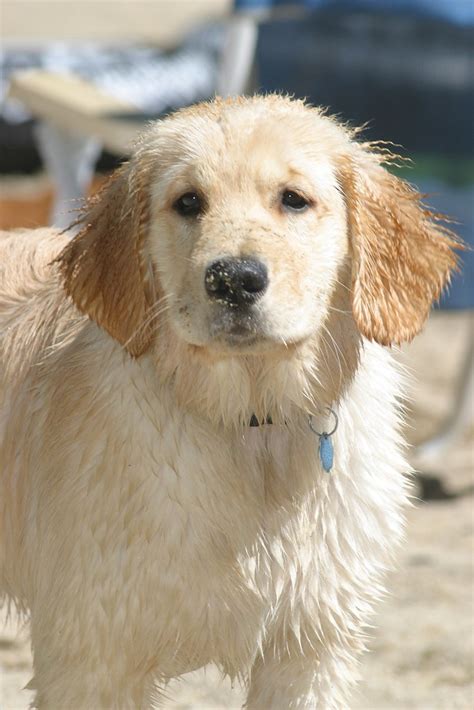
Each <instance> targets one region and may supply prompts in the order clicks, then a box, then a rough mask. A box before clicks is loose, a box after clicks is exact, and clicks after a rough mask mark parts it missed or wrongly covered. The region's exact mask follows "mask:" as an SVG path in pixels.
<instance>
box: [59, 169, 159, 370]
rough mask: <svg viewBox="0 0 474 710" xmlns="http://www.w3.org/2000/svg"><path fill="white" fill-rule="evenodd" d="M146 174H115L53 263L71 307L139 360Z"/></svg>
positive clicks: (149, 286) (146, 295)
mask: <svg viewBox="0 0 474 710" xmlns="http://www.w3.org/2000/svg"><path fill="white" fill-rule="evenodd" d="M149 189H150V179H149V170H147V169H146V167H142V168H141V169H140V168H139V166H138V165H134V164H133V163H130V164H126V165H124V166H122V167H121V168H119V170H117V171H116V172H115V173H114V174H113V176H112V178H111V179H110V180H109V182H108V183H107V184H106V185H105V186H104V187H103V188H102V189H101V190H100V191H99V192H98V194H97V195H95V196H94V197H92V198H91V199H90V200H89V202H88V203H87V205H86V209H85V210H84V213H83V216H82V217H81V218H80V219H79V220H78V223H77V224H79V225H80V226H81V229H80V231H79V233H78V234H77V235H76V236H75V237H74V238H73V239H72V240H71V242H70V244H68V245H67V246H66V247H65V249H64V250H63V251H62V252H61V254H60V255H59V257H58V258H57V260H56V261H57V263H58V264H59V268H60V271H61V273H62V276H63V280H64V288H65V290H66V292H67V294H68V295H69V296H70V297H71V299H72V300H73V301H74V304H75V305H76V307H77V308H78V309H79V310H80V311H81V312H82V313H85V314H87V315H88V316H89V318H91V319H92V320H93V321H95V322H96V323H97V324H98V325H99V326H100V327H101V328H104V330H106V331H107V332H108V333H109V334H110V335H111V336H112V337H113V338H115V339H116V340H118V342H119V343H121V344H122V345H123V346H124V347H125V348H126V349H127V350H128V352H129V353H130V354H131V355H132V356H134V357H138V356H139V355H141V354H142V353H144V352H145V350H147V348H148V347H149V345H150V343H151V329H150V327H147V323H146V317H147V312H148V311H149V308H150V307H151V305H152V304H153V301H154V298H153V293H154V284H153V283H152V281H153V274H152V273H151V269H150V267H149V265H148V264H147V260H146V256H145V253H144V242H145V236H146V232H147V229H148V224H149V199H150V197H149Z"/></svg>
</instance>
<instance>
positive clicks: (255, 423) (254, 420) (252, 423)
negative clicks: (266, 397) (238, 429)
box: [249, 414, 273, 426]
mask: <svg viewBox="0 0 474 710" xmlns="http://www.w3.org/2000/svg"><path fill="white" fill-rule="evenodd" d="M264 424H273V421H272V418H271V416H270V415H269V414H267V416H266V417H265V419H264V420H263V421H262V422H259V421H258V419H257V417H256V415H255V414H252V416H251V417H250V422H249V426H263V425H264Z"/></svg>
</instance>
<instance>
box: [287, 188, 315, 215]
mask: <svg viewBox="0 0 474 710" xmlns="http://www.w3.org/2000/svg"><path fill="white" fill-rule="evenodd" d="M281 203H282V205H284V206H285V207H288V208H289V209H290V210H304V209H305V208H306V207H307V206H308V204H309V202H308V200H306V199H305V198H304V197H303V196H302V195H299V194H298V193H297V192H295V191H294V190H285V191H284V192H283V194H282V196H281Z"/></svg>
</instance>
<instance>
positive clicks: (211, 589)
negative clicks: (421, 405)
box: [0, 96, 456, 710]
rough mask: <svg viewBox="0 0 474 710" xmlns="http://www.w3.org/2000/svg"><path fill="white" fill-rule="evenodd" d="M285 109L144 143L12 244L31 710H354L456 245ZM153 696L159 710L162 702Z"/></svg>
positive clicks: (6, 509)
mask: <svg viewBox="0 0 474 710" xmlns="http://www.w3.org/2000/svg"><path fill="white" fill-rule="evenodd" d="M385 157H386V156H385V155H384V154H383V151H381V150H379V149H377V148H376V147H374V146H370V145H364V144H361V143H359V142H357V140H356V136H355V135H354V133H353V132H351V131H350V130H348V129H347V128H345V127H342V126H341V125H338V123H337V122H336V121H334V120H333V119H331V118H328V117H327V116H325V115H324V113H322V112H321V111H319V110H317V109H314V108H309V107H307V106H306V105H304V104H303V103H301V102H298V101H290V100H288V99H286V98H282V97H279V96H269V97H266V98H261V97H256V98H249V99H236V100H226V101H223V100H216V101H214V102H212V103H209V104H202V105H199V106H196V107H194V108H191V109H187V110H184V111H180V112H178V113H177V114H175V115H173V116H171V117H170V118H166V119H165V120H163V121H161V122H158V123H156V124H155V125H153V126H151V128H150V129H149V130H148V131H147V133H146V134H145V135H144V136H143V138H142V140H141V141H140V142H139V144H138V146H137V148H136V152H135V154H134V156H133V157H132V159H131V160H130V162H129V163H128V164H126V165H124V166H123V167H122V168H121V169H120V170H118V171H117V172H116V174H115V175H114V176H113V178H112V180H111V181H110V182H109V184H108V185H106V186H105V188H104V189H103V190H102V191H101V192H100V194H99V195H98V196H97V197H96V198H94V199H93V200H92V201H91V202H90V203H89V204H88V205H87V207H86V209H85V211H84V214H83V216H82V218H81V219H80V220H79V223H78V225H76V226H79V231H78V233H77V234H76V236H74V238H72V239H70V238H69V237H68V236H65V235H64V234H58V233H57V232H55V231H54V230H39V231H36V232H26V231H25V232H16V233H13V234H10V235H4V236H3V237H2V239H0V276H1V285H0V315H1V318H0V323H1V331H0V332H1V340H0V397H1V407H2V409H1V418H0V462H1V467H0V590H1V591H2V593H3V594H4V595H5V596H6V597H7V598H9V599H10V600H13V601H14V602H15V603H16V604H17V605H18V606H19V608H20V609H24V610H25V611H27V612H28V613H29V615H30V617H31V634H32V644H33V651H34V678H33V680H32V682H31V687H32V688H34V689H35V690H36V700H35V703H36V707H38V708H48V709H65V708H68V709H69V710H79V709H83V710H92V709H94V710H98V709H99V708H120V709H122V708H124V709H125V708H130V709H131V708H133V709H135V708H146V707H150V706H151V705H152V704H153V702H154V701H155V702H158V703H159V702H160V691H161V690H162V689H163V688H164V687H165V686H166V683H167V682H168V681H169V679H170V678H173V677H176V676H179V675H181V674H183V673H186V672H187V671H190V670H192V669H194V668H198V667H200V666H203V665H204V664H207V663H210V662H212V663H215V664H217V665H218V666H219V667H220V668H221V669H222V671H223V672H224V673H226V674H228V675H229V676H231V677H235V678H243V679H244V680H245V681H246V683H247V684H248V697H247V707H248V708H254V709H258V710H270V708H282V709H284V710H286V709H287V708H298V709H301V708H325V709H329V708H341V707H343V706H344V704H345V702H346V698H347V697H348V692H349V690H350V688H351V686H352V685H353V683H354V681H355V679H356V677H357V659H358V656H359V654H360V652H361V650H362V648H363V646H364V625H365V624H366V623H367V621H368V620H369V619H370V613H371V608H372V604H373V602H374V601H375V600H376V599H377V597H378V596H379V594H380V592H381V589H382V586H381V585H382V575H383V572H384V570H385V569H386V567H387V565H388V564H390V560H391V555H392V551H393V549H394V548H395V547H396V544H397V542H398V541H399V539H400V535H401V531H402V527H403V507H404V504H405V501H406V497H407V491H406V483H405V479H404V474H405V472H406V471H407V468H408V467H407V464H406V461H405V458H404V455H403V445H402V441H401V437H400V434H399V423H400V415H399V413H398V409H397V397H398V396H399V395H400V393H401V389H402V384H401V378H400V376H399V373H398V372H397V369H396V367H395V366H394V364H393V363H392V360H391V356H390V353H389V352H388V351H387V350H386V349H385V348H384V347H383V346H387V345H390V344H391V343H399V342H401V341H405V340H409V339H410V338H412V337H413V336H414V335H415V334H416V333H417V332H418V331H419V330H420V328H421V327H422V325H423V322H424V320H425V319H426V317H427V314H428V311H429V308H430V305H431V303H432V301H433V300H434V299H436V298H437V297H438V296H439V294H440V291H441V289H442V287H443V285H444V284H445V283H446V281H447V279H448V277H449V273H450V270H451V269H452V268H453V267H454V266H455V264H456V257H455V256H454V255H453V251H452V248H453V247H455V245H456V242H455V239H454V237H453V236H452V235H451V234H450V233H449V232H448V231H447V230H446V229H444V228H443V227H442V226H440V224H439V223H438V221H437V219H436V217H435V216H434V215H432V214H430V213H429V212H428V211H427V210H426V209H424V208H423V206H422V205H421V204H420V201H419V195H418V194H417V193H416V192H415V191H414V190H412V189H411V188H410V187H409V186H408V185H406V184H405V183H403V182H402V181H400V180H399V179H397V178H396V177H394V176H392V175H391V174H390V173H389V172H387V171H386V170H385V168H384V167H383V165H382V163H383V162H384V161H385ZM161 697H162V696H161Z"/></svg>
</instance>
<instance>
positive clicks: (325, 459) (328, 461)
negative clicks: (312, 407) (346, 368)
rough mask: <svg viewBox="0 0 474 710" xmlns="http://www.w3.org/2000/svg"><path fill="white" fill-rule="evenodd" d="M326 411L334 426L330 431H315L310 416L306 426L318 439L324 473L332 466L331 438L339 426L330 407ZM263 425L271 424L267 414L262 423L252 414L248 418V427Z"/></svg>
mask: <svg viewBox="0 0 474 710" xmlns="http://www.w3.org/2000/svg"><path fill="white" fill-rule="evenodd" d="M326 410H327V411H328V412H329V413H330V414H332V416H333V417H334V426H333V428H332V429H331V430H330V431H316V429H315V428H314V426H313V417H312V415H311V414H310V415H309V416H308V424H309V428H310V429H311V431H312V432H313V434H316V436H317V437H319V446H318V453H319V460H320V461H321V466H322V467H323V469H324V471H326V473H330V472H331V469H332V467H333V465H334V444H333V442H332V439H331V437H332V435H333V434H335V432H336V429H337V427H338V426H339V419H338V416H337V414H336V412H335V411H334V410H333V409H331V407H326ZM265 424H273V420H272V418H271V416H270V415H269V414H267V416H266V417H265V419H264V420H263V421H259V420H258V419H257V416H256V415H255V414H252V416H251V417H250V422H249V426H252V427H254V426H263V425H265Z"/></svg>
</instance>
